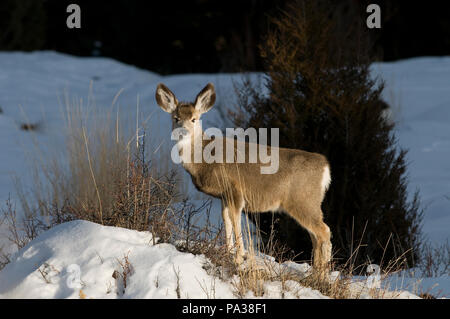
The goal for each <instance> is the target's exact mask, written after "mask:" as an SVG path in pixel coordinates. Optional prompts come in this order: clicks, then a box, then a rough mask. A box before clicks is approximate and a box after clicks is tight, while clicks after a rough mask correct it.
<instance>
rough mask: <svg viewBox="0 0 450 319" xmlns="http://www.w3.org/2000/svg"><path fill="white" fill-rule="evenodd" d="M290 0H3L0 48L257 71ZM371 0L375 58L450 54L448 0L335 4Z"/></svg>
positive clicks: (340, 7)
mask: <svg viewBox="0 0 450 319" xmlns="http://www.w3.org/2000/svg"><path fill="white" fill-rule="evenodd" d="M289 2H290V1H289V0H279V1H273V0H241V1H235V0H227V1H214V0H194V1H131V0H117V1H89V0H76V1H73V0H72V1H65V0H21V1H16V0H2V1H1V2H0V30H1V32H0V50H25V51H30V50H56V51H59V52H65V53H69V54H73V55H79V56H91V55H101V56H107V57H111V58H114V59H117V60H119V61H123V62H125V63H128V64H132V65H136V66H138V67H141V68H145V69H149V70H152V71H155V72H158V73H162V74H170V73H186V72H236V71H262V70H263V63H262V61H261V58H260V55H259V51H258V45H259V44H260V43H261V40H262V39H263V38H264V36H265V35H266V34H267V31H268V30H267V29H268V22H267V21H268V19H267V17H268V16H274V15H277V14H278V13H279V10H280V9H283V8H285V7H286V5H287V4H288V3H289ZM70 3H77V4H78V5H80V7H81V29H68V28H67V27H66V19H67V16H68V15H69V13H66V8H67V6H68V4H70ZM369 3H377V4H379V5H380V7H381V13H382V28H381V29H379V30H375V29H374V30H371V32H370V36H371V37H372V39H371V40H372V41H373V42H374V43H375V46H374V48H373V50H374V53H376V56H377V59H378V60H382V61H392V60H397V59H403V58H408V57H413V56H425V55H448V54H450V19H449V16H450V14H449V11H448V9H447V5H446V1H431V2H430V1H428V2H427V3H426V4H423V3H420V4H415V3H414V2H410V1H386V0H378V1H370V0H369V1H366V0H336V1H333V2H332V5H333V6H334V8H332V9H333V11H334V12H335V15H336V16H338V17H339V19H342V20H343V21H348V20H349V19H364V20H365V19H366V17H367V16H368V14H367V13H366V7H367V5H368V4H369Z"/></svg>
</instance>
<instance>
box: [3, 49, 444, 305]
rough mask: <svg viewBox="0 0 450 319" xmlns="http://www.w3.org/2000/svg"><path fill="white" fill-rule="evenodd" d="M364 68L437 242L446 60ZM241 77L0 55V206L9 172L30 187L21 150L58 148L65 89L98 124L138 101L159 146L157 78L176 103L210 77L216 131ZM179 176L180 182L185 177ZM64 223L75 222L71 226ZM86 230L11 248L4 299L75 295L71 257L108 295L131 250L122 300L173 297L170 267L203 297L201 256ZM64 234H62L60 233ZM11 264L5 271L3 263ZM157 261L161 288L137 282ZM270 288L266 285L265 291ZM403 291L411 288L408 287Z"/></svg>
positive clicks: (9, 184) (131, 114)
mask: <svg viewBox="0 0 450 319" xmlns="http://www.w3.org/2000/svg"><path fill="white" fill-rule="evenodd" d="M372 71H373V73H372V74H373V75H374V76H378V77H380V78H382V79H383V80H385V81H386V88H385V90H384V93H383V94H384V99H385V100H386V101H387V102H388V103H389V104H390V105H391V106H392V109H391V117H392V120H393V121H395V122H396V123H397V127H396V136H397V138H398V140H399V144H400V145H401V146H402V147H404V148H406V149H408V150H409V153H408V155H407V160H408V163H409V166H408V171H407V172H408V179H409V194H410V195H412V194H413V193H414V191H415V190H416V189H418V190H419V191H420V198H421V201H422V206H423V209H424V223H423V231H424V234H425V235H426V237H427V239H428V240H430V242H431V243H434V244H441V243H443V242H445V241H446V240H448V239H449V228H450V160H449V159H450V121H449V120H450V57H433V58H431V57H424V58H414V59H408V60H403V61H397V62H391V63H375V64H373V66H372ZM249 77H250V78H251V79H252V81H257V78H258V74H250V75H249ZM241 80H242V75H241V74H184V75H171V76H161V75H158V74H156V73H153V72H149V71H145V70H140V69H138V68H136V67H133V66H129V65H125V64H123V63H120V62H117V61H114V60H112V59H108V58H98V57H96V58H81V57H73V56H70V55H65V54H61V53H56V52H52V51H40V52H30V53H24V52H0V108H1V110H2V112H0V145H1V149H0V207H1V206H2V205H4V203H5V201H6V199H7V198H8V197H9V196H11V198H12V199H13V201H14V200H17V198H16V197H15V194H14V191H15V188H14V179H13V178H14V177H18V178H20V180H21V181H22V183H23V184H24V185H25V186H27V185H31V183H32V174H31V173H30V172H31V169H30V161H31V160H32V156H30V154H34V152H35V150H36V144H38V145H39V149H40V150H41V153H40V155H39V156H43V157H45V156H47V154H50V153H51V152H52V151H57V150H61V149H63V147H64V144H63V143H64V131H63V128H64V108H65V103H64V99H65V98H66V96H67V97H68V99H69V100H70V101H73V100H75V99H76V100H77V101H80V99H82V100H83V103H84V104H85V105H89V106H91V107H94V106H95V108H97V110H98V112H97V113H96V114H97V116H98V120H99V121H100V120H101V119H102V116H103V114H104V113H106V112H107V111H108V110H110V109H111V107H112V106H111V105H112V102H113V100H114V98H115V96H116V95H118V97H117V99H116V106H117V108H118V110H119V111H120V114H121V118H129V119H131V123H133V121H135V118H136V112H137V104H138V102H137V101H138V100H139V114H140V115H139V118H140V119H147V118H148V119H149V120H148V124H147V126H148V127H149V128H150V130H151V138H152V143H153V144H154V145H155V146H157V145H160V144H161V143H163V145H172V144H171V143H170V144H169V142H170V127H171V123H170V117H169V116H167V114H166V113H165V112H163V111H162V110H160V109H159V107H158V106H157V104H156V102H155V98H154V94H155V89H156V85H157V84H158V83H159V82H163V83H165V84H166V85H167V86H168V87H169V88H170V89H171V90H172V91H173V92H174V93H175V95H176V96H177V98H178V99H179V100H193V99H194V98H195V96H196V94H197V93H198V92H199V91H200V90H201V89H202V88H203V87H204V86H205V85H206V84H207V83H208V82H212V83H214V85H215V86H216V93H217V103H216V106H215V107H214V108H213V109H212V110H211V111H210V112H208V113H206V114H205V115H204V117H203V126H204V127H212V126H215V127H219V128H225V127H227V126H230V125H231V122H230V120H229V119H227V118H226V114H227V109H233V108H234V107H235V105H236V103H235V102H236V97H235V92H234V86H233V85H234V83H237V82H240V81H241ZM118 93H120V94H118ZM224 115H225V116H224ZM25 122H28V123H37V124H38V130H37V131H35V132H27V131H23V130H20V125H21V124H22V123H25ZM184 178H186V179H188V176H187V174H185V175H184ZM186 184H187V185H189V189H188V191H189V192H190V193H191V194H197V196H198V193H197V191H196V190H195V188H194V187H193V186H192V183H190V182H189V181H188V182H187V183H186ZM214 214H215V215H216V216H215V217H216V219H217V220H220V205H219V203H218V202H217V201H215V202H213V215H214ZM70 227H74V230H73V231H72V230H71V229H70ZM95 227H97V226H93V225H88V224H86V223H83V222H74V223H73V224H67V225H61V226H59V227H57V228H55V229H52V230H50V231H49V232H47V233H45V234H43V235H42V236H40V237H39V238H38V239H36V241H34V242H33V243H32V245H31V246H28V248H26V249H23V250H21V251H20V252H19V255H18V256H19V257H20V258H18V259H16V260H15V261H13V263H12V264H11V265H13V264H14V267H13V266H11V265H10V266H7V268H5V269H4V270H3V271H1V272H0V294H2V296H5V297H6V296H8V297H13V296H17V297H24V296H31V295H33V296H42V297H57V298H61V297H77V296H78V294H77V293H76V292H74V291H72V290H70V289H67V288H64V286H63V285H62V282H63V281H64V279H65V278H66V277H67V274H64V269H66V268H67V267H68V266H69V265H70V264H71V263H77V264H79V265H80V267H81V270H82V274H83V280H86V282H88V283H92V282H95V281H96V280H97V281H98V283H99V284H98V285H95V284H92V285H91V284H89V285H87V286H86V288H84V289H83V292H84V293H85V294H86V296H87V297H88V298H89V297H102V298H108V297H112V296H114V297H115V294H114V293H110V294H106V289H107V288H106V287H105V285H107V284H108V282H111V280H112V279H113V278H110V277H111V274H112V271H113V270H114V269H115V268H114V267H116V268H117V263H116V264H115V266H113V264H114V261H116V259H117V258H119V259H120V258H123V257H124V254H126V253H127V251H128V250H129V249H131V248H132V251H133V252H132V253H130V259H131V260H132V261H133V264H134V266H135V274H134V275H133V276H131V277H130V278H133V279H130V284H129V286H128V287H127V289H126V293H125V295H124V297H164V296H166V294H167V296H168V297H171V298H173V297H174V296H175V295H174V289H173V288H174V278H175V277H174V276H175V272H173V271H170V270H171V269H172V267H173V265H174V264H175V265H176V267H178V266H180V269H181V272H182V273H183V272H184V271H186V274H184V275H182V277H184V279H182V281H181V283H182V285H183V287H182V289H181V290H182V291H183V293H187V294H188V295H189V297H190V298H196V297H198V298H204V297H205V296H204V292H203V290H202V289H199V288H198V287H196V288H194V286H196V285H195V283H197V280H195V278H194V277H196V276H197V277H198V278H200V279H201V280H203V279H204V280H205V281H206V283H207V284H208V285H209V284H210V283H211V281H210V280H211V277H207V276H206V275H205V273H204V272H202V271H201V267H200V266H199V265H201V264H202V262H203V260H202V257H200V256H189V255H187V256H185V255H184V254H182V253H180V252H177V251H176V250H175V249H174V247H169V246H166V247H164V246H161V247H157V246H159V245H157V246H155V247H152V246H150V245H148V243H147V242H145V240H148V234H147V235H145V233H135V232H131V231H127V230H123V229H115V230H114V229H110V228H107V227H103V228H101V231H100V229H98V236H99V238H97V239H96V240H94V237H95V236H94V235H93V233H92V231H93V229H94V228H95ZM1 231H2V229H1V226H0V232H1ZM77 232H79V235H80V236H78V235H77ZM63 233H64V236H63V235H62V234H63ZM94 234H95V232H94ZM65 236H68V237H67V238H66V239H64V238H65ZM70 236H72V240H70ZM146 236H147V237H146ZM84 237H85V238H84ZM52 238H53V239H52ZM75 239H76V240H77V241H79V242H80V245H79V246H78V245H76V246H74V245H72V244H73V241H74V240H75ZM89 241H91V242H93V243H94V245H93V247H96V249H98V251H99V252H101V254H103V255H101V256H102V258H103V259H104V260H105V261H104V264H100V265H98V263H99V260H100V258H99V257H96V255H95V253H94V252H93V250H92V249H90V248H89V247H88V246H83V245H82V244H81V243H87V242H89ZM97 241H98V244H97ZM60 242H64V243H67V247H64V246H63V245H58V243H60ZM102 243H103V244H102ZM111 243H114V245H117V249H116V248H114V249H113V250H112V251H110V252H109V251H108V250H107V249H105V248H108V247H113V246H112V245H111ZM3 244H5V242H4V241H2V239H0V246H1V245H3ZM55 245H56V246H55ZM101 245H106V246H105V247H103V246H101ZM57 247H59V248H57ZM83 247H84V248H85V249H84V250H83ZM25 251H27V253H26V254H25ZM144 251H145V254H144ZM75 252H76V253H75ZM145 256H147V257H145ZM148 256H150V257H148ZM146 258H147V259H146ZM44 262H47V263H48V264H49V265H53V266H54V267H56V269H58V270H59V271H60V272H61V273H60V274H59V275H57V274H56V272H55V271H52V270H51V269H50V275H51V277H52V280H55V283H53V282H52V283H51V284H44V283H42V281H43V280H42V276H41V275H40V274H39V272H37V273H36V270H37V269H38V267H43V265H44V264H43V263H44ZM159 262H161V265H159V264H158V263H159ZM182 265H190V266H189V267H191V268H189V269H185V268H183V267H184V266H182ZM44 266H45V265H44ZM102 267H103V268H102ZM139 267H144V268H145V269H146V270H147V272H146V275H144V274H143V273H141V271H142V270H140V268H139ZM152 267H153V268H152ZM186 267H188V266H186ZM13 268H14V271H13V270H11V269H13ZM160 268H161V269H165V270H166V271H165V272H164V276H168V277H167V278H166V279H168V280H166V281H165V282H164V284H161V285H162V286H161V287H164V288H161V289H156V288H154V287H152V288H150V286H151V285H150V284H148V285H147V286H145V284H144V283H146V282H148V281H149V280H150V281H151V280H153V279H156V278H158V276H163V274H159V275H158V270H157V269H160ZM99 269H100V270H101V269H103V270H104V272H102V271H99ZM151 269H153V270H152V271H150V270H151ZM94 274H95V275H94ZM190 274H192V276H190ZM39 276H41V277H39ZM134 278H136V280H135V279H134ZM138 278H139V279H141V281H140V280H137V279H138ZM208 280H209V281H208ZM404 282H408V284H407V285H406V286H411V285H412V283H411V281H408V280H404V281H403V283H402V285H401V287H402V288H404V287H406V286H405V285H404ZM436 282H439V284H440V286H439V287H438V289H442V290H443V292H444V294H446V295H448V294H449V293H450V283H449V279H448V276H445V277H442V278H430V279H428V278H426V279H424V280H423V281H422V283H421V284H420V287H421V288H420V289H422V290H426V289H428V288H430V287H433V285H434V284H435V283H436ZM100 283H101V284H100ZM143 285H144V286H145V287H144V286H143ZM217 285H218V286H216V289H219V288H218V287H219V286H220V285H219V284H217ZM270 285H276V284H274V283H271V284H270ZM270 285H269V286H268V287H267V289H268V290H271V289H272V288H271V286H270ZM5 287H8V288H5ZM38 287H40V288H38ZM220 287H221V288H220V294H219V293H217V295H218V296H219V295H220V297H221V298H226V297H229V296H231V295H230V294H231V291H230V289H229V287H228V286H227V285H226V284H224V286H220ZM226 287H227V288H226ZM144 288H145V289H147V290H145V289H144ZM405 289H408V290H410V291H412V288H411V289H410V288H405ZM275 290H276V289H275ZM167 291H168V292H167ZM309 293H310V294H309ZM309 293H308V294H309V296H316V297H318V295H315V294H316V293H317V292H314V293H313V292H309ZM308 294H307V295H308ZM305 296H306V295H305ZM183 297H184V295H183Z"/></svg>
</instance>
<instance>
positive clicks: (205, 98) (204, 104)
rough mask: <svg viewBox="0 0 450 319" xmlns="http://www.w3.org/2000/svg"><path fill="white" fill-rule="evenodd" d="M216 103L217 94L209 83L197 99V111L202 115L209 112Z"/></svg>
mask: <svg viewBox="0 0 450 319" xmlns="http://www.w3.org/2000/svg"><path fill="white" fill-rule="evenodd" d="M214 102H216V92H215V90H214V85H213V84H212V83H208V84H207V85H206V86H205V87H204V88H203V90H201V91H200V93H199V94H198V95H197V98H196V99H195V109H196V110H197V111H199V112H200V113H205V112H208V111H209V110H210V109H211V108H212V106H213V105H214Z"/></svg>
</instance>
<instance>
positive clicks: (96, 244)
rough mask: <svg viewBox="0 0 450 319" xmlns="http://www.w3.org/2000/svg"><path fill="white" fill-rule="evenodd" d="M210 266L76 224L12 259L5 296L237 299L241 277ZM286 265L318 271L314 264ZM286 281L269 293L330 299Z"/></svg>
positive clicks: (146, 241) (2, 279) (144, 237)
mask: <svg viewBox="0 0 450 319" xmlns="http://www.w3.org/2000/svg"><path fill="white" fill-rule="evenodd" d="M260 258H261V260H262V259H263V258H267V257H260ZM270 262H274V261H270ZM206 264H207V260H206V258H205V257H204V256H203V255H198V256H194V255H193V254H190V253H183V252H179V251H177V250H176V248H175V247H174V246H173V245H170V244H157V245H153V240H152V235H151V234H150V233H149V232H138V231H133V230H129V229H124V228H117V227H109V226H102V225H99V224H95V223H91V222H87V221H72V222H67V223H64V224H61V225H58V226H55V227H54V228H52V229H50V230H48V231H46V232H44V233H43V234H41V235H40V236H38V237H37V238H36V239H35V240H33V241H32V242H30V243H29V244H28V245H26V246H25V247H24V248H22V249H21V250H19V251H18V252H17V253H16V254H15V255H14V256H13V257H12V261H11V263H9V264H8V265H7V266H6V267H5V268H4V269H3V270H2V271H1V272H0V298H235V297H236V295H235V293H234V286H233V281H234V280H236V278H235V277H233V278H230V280H229V281H222V280H220V279H218V278H217V277H213V276H211V275H209V274H208V273H207V271H206V270H205V268H206V267H205V265H206ZM279 266H280V267H289V268H291V269H293V270H296V271H299V272H303V273H305V274H306V273H307V272H308V271H310V267H309V265H307V264H301V265H298V264H295V263H285V264H283V265H279ZM281 286H282V284H281V282H277V281H272V282H271V281H268V282H266V283H265V284H264V291H265V293H264V298H282V297H283V298H328V297H326V296H324V295H322V294H321V293H320V292H319V291H317V290H313V289H311V288H307V287H302V286H301V285H300V284H299V283H298V282H295V281H292V280H291V281H287V282H285V283H284V286H285V288H284V289H283V290H282V289H281ZM286 287H287V289H286ZM353 288H354V289H353ZM352 289H353V290H354V291H355V293H357V289H360V290H358V291H360V292H362V293H358V296H359V297H363V298H366V297H367V298H370V297H371V296H370V295H369V294H367V293H365V291H366V288H365V287H364V284H363V283H361V282H359V283H358V284H356V285H355V286H354V287H352ZM246 297H248V298H254V295H253V294H252V293H251V292H250V293H248V294H247V296H246ZM386 297H392V298H414V297H416V296H414V295H412V294H410V293H407V292H402V293H401V294H391V295H389V296H386Z"/></svg>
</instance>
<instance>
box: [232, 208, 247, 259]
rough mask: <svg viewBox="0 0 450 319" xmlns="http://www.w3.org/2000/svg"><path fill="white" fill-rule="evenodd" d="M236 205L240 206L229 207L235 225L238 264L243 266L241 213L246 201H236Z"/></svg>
mask: <svg viewBox="0 0 450 319" xmlns="http://www.w3.org/2000/svg"><path fill="white" fill-rule="evenodd" d="M235 203H239V205H231V206H230V207H229V215H230V219H231V224H232V225H233V231H234V237H235V239H236V246H237V247H236V263H237V264H241V263H242V262H243V260H244V254H245V253H244V241H243V239H242V230H241V212H242V209H243V208H244V201H243V200H242V199H240V200H235Z"/></svg>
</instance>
